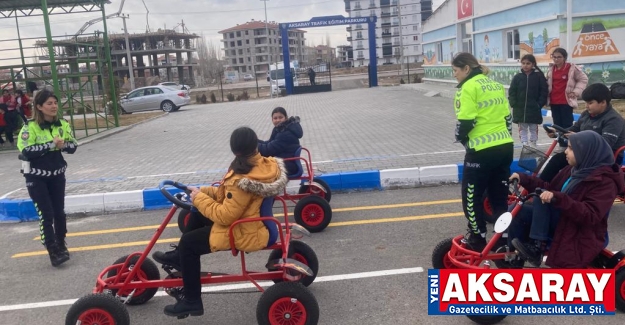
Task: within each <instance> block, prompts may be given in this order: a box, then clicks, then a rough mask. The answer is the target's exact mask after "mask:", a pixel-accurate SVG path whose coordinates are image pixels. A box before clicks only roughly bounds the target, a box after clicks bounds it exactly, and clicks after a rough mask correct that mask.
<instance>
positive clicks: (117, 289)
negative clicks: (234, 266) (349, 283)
mask: <svg viewBox="0 0 625 325" xmlns="http://www.w3.org/2000/svg"><path fill="white" fill-rule="evenodd" d="M167 186H174V187H176V188H178V189H180V190H182V191H185V192H184V193H177V194H176V195H172V194H171V193H170V192H169V191H168V190H167V188H166V187H167ZM159 188H160V190H161V192H162V193H163V195H164V196H165V197H167V198H168V199H169V200H170V201H171V202H172V203H173V205H172V207H171V209H170V210H169V213H167V215H166V216H165V218H164V219H163V222H162V223H161V225H160V226H159V227H158V229H157V230H156V232H155V233H154V235H153V236H152V239H151V240H150V242H149V243H148V245H147V246H146V248H145V249H144V250H143V251H141V252H135V253H132V254H130V255H126V256H123V257H121V258H119V259H118V260H117V261H115V262H114V263H113V265H110V266H107V267H106V268H104V270H102V272H100V274H98V277H97V279H96V286H95V288H94V289H93V293H92V294H90V295H87V296H84V297H82V298H80V299H78V300H77V301H76V302H75V303H74V304H73V305H72V306H71V307H70V309H69V311H68V312H67V315H66V318H65V324H66V325H76V324H81V325H96V324H107V325H129V324H130V323H131V322H130V316H129V314H128V310H127V309H126V305H141V304H144V303H146V302H147V301H149V300H150V299H151V298H152V297H154V295H155V294H156V292H157V291H158V289H159V288H163V289H164V290H165V292H166V293H167V294H169V295H170V296H173V297H175V298H176V299H182V298H183V297H184V290H183V288H182V278H181V276H180V273H179V272H177V271H175V270H174V269H173V268H171V267H167V266H163V269H164V270H165V271H166V273H167V274H168V275H167V276H166V277H165V278H164V279H161V278H160V272H159V269H158V267H157V266H156V264H155V263H154V262H153V261H152V260H151V259H150V258H149V257H148V256H149V253H150V251H151V250H152V248H153V247H154V245H155V244H156V242H157V240H158V239H159V237H160V236H161V234H162V233H163V231H164V230H165V228H166V227H167V225H168V224H169V222H170V221H171V219H172V217H173V216H174V215H175V213H176V210H177V209H178V208H183V209H189V210H190V209H191V208H192V205H191V204H190V203H189V201H188V192H189V191H188V190H187V186H186V185H184V184H180V183H177V182H173V181H163V182H161V184H160V186H159ZM273 200H274V198H266V199H265V200H264V201H263V203H262V206H261V216H262V217H260V218H250V219H244V220H238V221H236V222H234V223H233V224H232V225H231V226H230V229H229V231H230V246H231V247H232V249H231V253H232V255H233V256H237V255H240V259H241V273H240V274H217V273H210V272H203V273H202V277H201V283H202V284H217V283H232V282H251V283H252V284H253V285H254V286H255V287H256V288H257V289H258V291H260V292H262V295H261V296H260V299H259V301H258V305H257V308H256V319H257V321H258V324H262V325H276V324H279V325H315V324H317V322H318V319H319V305H318V304H317V300H316V299H315V296H314V295H313V294H312V292H310V290H309V289H308V288H307V287H308V286H309V285H310V284H312V282H313V281H314V280H315V277H316V275H317V271H318V270H319V262H318V260H317V256H316V254H315V252H314V251H313V250H312V248H310V246H308V245H307V244H306V243H304V242H302V241H297V240H294V239H296V238H301V235H300V234H298V233H301V234H307V235H309V233H308V232H307V231H306V230H305V229H303V228H302V227H301V226H299V225H294V224H290V223H289V221H288V218H286V217H285V219H284V223H282V224H281V223H280V222H279V221H278V220H277V219H275V218H274V217H273V215H272V205H273ZM276 200H278V201H280V202H281V203H282V205H283V208H284V214H285V216H286V215H287V209H286V202H285V201H284V200H282V199H281V198H276ZM253 221H262V222H263V223H264V224H265V226H266V227H267V229H268V230H269V234H270V236H269V237H270V238H269V242H268V243H267V248H265V249H266V250H271V253H270V255H269V259H268V262H267V265H266V266H265V268H266V270H264V271H250V270H248V269H247V265H246V263H245V254H244V253H243V252H239V251H238V250H237V249H236V248H235V246H234V237H233V236H232V231H233V229H234V228H235V227H236V225H238V224H240V223H243V222H253ZM262 280H271V281H273V282H274V283H275V284H274V285H272V286H271V287H269V288H267V289H264V288H263V287H261V286H260V285H259V284H258V281H262ZM185 317H186V316H185Z"/></svg>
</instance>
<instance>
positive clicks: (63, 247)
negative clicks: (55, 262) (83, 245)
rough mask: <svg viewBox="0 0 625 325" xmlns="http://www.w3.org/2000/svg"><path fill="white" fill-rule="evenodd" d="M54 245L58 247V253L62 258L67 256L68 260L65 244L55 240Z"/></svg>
mask: <svg viewBox="0 0 625 325" xmlns="http://www.w3.org/2000/svg"><path fill="white" fill-rule="evenodd" d="M56 244H57V245H58V247H59V252H60V253H61V254H63V255H64V256H67V259H69V250H67V243H66V242H65V240H64V239H57V241H56Z"/></svg>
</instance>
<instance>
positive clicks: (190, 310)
mask: <svg viewBox="0 0 625 325" xmlns="http://www.w3.org/2000/svg"><path fill="white" fill-rule="evenodd" d="M164 312H165V315H167V316H176V317H179V318H184V317H186V316H188V315H191V316H202V315H204V305H203V304H202V299H201V298H200V299H198V300H193V301H190V300H187V298H184V299H182V300H181V301H178V302H177V303H176V304H175V305H167V306H165V310H164Z"/></svg>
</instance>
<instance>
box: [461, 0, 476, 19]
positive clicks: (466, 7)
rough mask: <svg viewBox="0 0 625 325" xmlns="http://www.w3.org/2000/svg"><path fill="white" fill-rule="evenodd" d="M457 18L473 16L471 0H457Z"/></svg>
mask: <svg viewBox="0 0 625 325" xmlns="http://www.w3.org/2000/svg"><path fill="white" fill-rule="evenodd" d="M457 3H458V20H460V19H463V18H467V17H471V16H473V0H457Z"/></svg>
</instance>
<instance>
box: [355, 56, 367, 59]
mask: <svg viewBox="0 0 625 325" xmlns="http://www.w3.org/2000/svg"><path fill="white" fill-rule="evenodd" d="M356 59H357V60H364V59H365V57H364V55H363V56H359V57H357V58H356Z"/></svg>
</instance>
